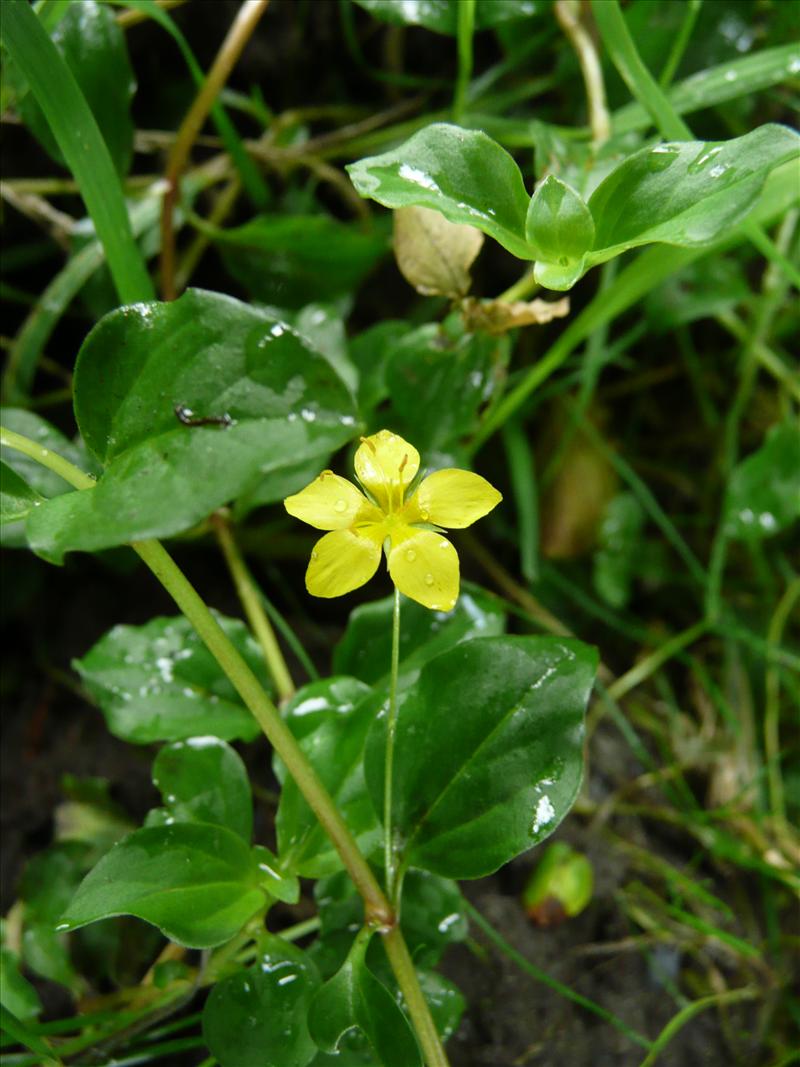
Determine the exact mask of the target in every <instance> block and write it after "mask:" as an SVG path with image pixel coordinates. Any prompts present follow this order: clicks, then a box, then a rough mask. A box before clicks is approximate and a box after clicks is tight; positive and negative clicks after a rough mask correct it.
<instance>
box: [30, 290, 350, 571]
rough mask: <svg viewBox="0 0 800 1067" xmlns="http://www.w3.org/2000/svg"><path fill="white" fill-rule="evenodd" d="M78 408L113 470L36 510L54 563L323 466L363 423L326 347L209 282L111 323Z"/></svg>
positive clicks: (82, 383)
mask: <svg viewBox="0 0 800 1067" xmlns="http://www.w3.org/2000/svg"><path fill="white" fill-rule="evenodd" d="M75 411H76V415H77V419H78V424H79V426H80V428H81V432H82V434H83V437H84V439H85V441H86V444H87V445H88V447H89V448H90V449H91V451H92V452H93V453H94V454H95V456H97V458H98V459H99V460H100V461H101V462H102V463H103V464H104V465H105V467H106V470H105V473H104V474H103V476H102V478H101V479H100V480H99V482H98V484H97V486H96V487H95V488H94V489H90V490H85V491H84V492H80V493H77V492H73V493H70V494H68V495H66V496H65V497H63V498H59V499H58V500H51V501H48V502H47V503H46V504H43V505H42V506H41V507H40V508H37V510H36V513H35V515H31V516H30V517H29V519H28V536H29V538H30V540H31V544H32V545H33V546H34V548H35V549H36V551H38V552H39V553H40V554H42V555H44V556H45V557H46V558H48V559H50V560H52V561H60V559H61V558H62V556H63V554H64V552H66V551H70V550H74V549H80V550H83V551H96V550H97V549H100V548H108V547H110V546H112V545H117V544H124V543H126V542H129V541H133V540H140V539H144V538H148V537H162V536H168V535H169V534H173V533H177V532H178V531H180V530H184V529H186V528H188V527H189V526H191V525H193V524H194V523H196V522H198V521H200V520H201V519H203V518H205V517H206V516H207V515H209V514H210V512H212V511H213V510H214V509H215V508H217V507H219V506H220V505H222V504H224V503H226V502H228V501H230V500H232V499H234V498H235V497H236V496H238V495H239V494H240V493H244V492H246V491H247V490H248V489H250V488H251V487H253V486H254V485H256V484H257V483H259V482H262V481H263V479H264V477H265V476H267V475H273V474H274V475H276V476H277V477H283V476H284V475H285V473H286V471H287V470H291V469H293V468H296V467H297V465H298V464H299V463H301V462H302V461H304V460H309V461H310V460H311V459H313V458H318V459H319V461H320V465H324V463H325V461H326V459H327V457H328V456H329V455H330V453H331V451H332V450H333V449H335V448H338V447H339V446H340V445H342V444H344V442H345V441H347V440H348V439H349V438H350V437H351V436H352V434H353V433H354V427H355V407H354V403H353V399H352V397H351V394H350V392H349V390H348V389H347V387H346V385H345V384H344V382H342V380H341V378H340V377H339V376H338V374H336V372H335V371H334V370H333V368H332V367H331V366H330V363H329V362H328V360H326V359H325V357H324V356H323V355H322V354H320V353H319V352H317V351H316V350H314V349H313V348H312V347H311V346H310V345H309V344H308V342H306V341H304V340H303V339H302V338H301V337H300V336H299V335H298V334H296V333H295V332H294V331H293V330H292V329H291V328H290V327H289V326H287V325H286V323H283V322H280V321H278V320H276V319H275V318H274V317H273V316H271V315H268V314H266V313H263V312H261V311H258V310H256V309H254V308H251V307H249V306H248V305H246V304H242V303H240V302H239V301H237V300H233V299H231V298H230V297H227V296H223V295H221V294H219V293H210V292H203V291H201V290H189V291H188V292H187V293H185V294H184V295H183V296H182V297H180V299H178V300H175V301H174V302H172V303H168V304H161V303H150V304H136V305H133V306H131V307H122V308H119V309H118V310H116V311H113V312H111V313H110V314H109V315H106V316H105V318H103V319H101V321H100V322H99V323H98V325H97V326H96V327H95V328H94V329H93V330H92V332H91V333H90V334H89V336H88V337H87V339H86V340H85V341H84V343H83V346H82V348H81V351H80V354H79V357H78V364H77V367H76V371H75ZM176 411H177V412H180V413H181V414H182V418H179V417H178V415H177V414H176ZM198 419H199V420H200V422H199V424H198V422H197V421H194V422H193V421H192V420H198ZM208 419H211V420H212V422H211V424H210V425H206V424H204V423H203V420H208ZM213 420H217V421H213ZM220 420H221V421H220Z"/></svg>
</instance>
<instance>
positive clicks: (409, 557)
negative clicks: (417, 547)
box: [406, 548, 417, 563]
mask: <svg viewBox="0 0 800 1067" xmlns="http://www.w3.org/2000/svg"><path fill="white" fill-rule="evenodd" d="M416 558H417V553H416V552H415V551H414V549H413V548H407V549H406V559H407V560H408V562H409V563H413V562H414V560H415V559H416Z"/></svg>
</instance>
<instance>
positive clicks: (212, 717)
mask: <svg viewBox="0 0 800 1067" xmlns="http://www.w3.org/2000/svg"><path fill="white" fill-rule="evenodd" d="M217 622H218V623H219V625H220V626H221V627H222V629H223V631H224V633H225V635H226V636H227V638H228V640H229V641H231V642H232V643H233V645H234V646H235V647H236V649H237V650H238V651H239V653H240V655H242V656H243V657H244V659H245V661H246V663H247V664H248V666H249V667H250V669H251V670H252V671H253V672H254V673H255V675H256V677H257V678H258V679H259V680H260V682H261V684H262V685H263V686H264V687H265V688H266V689H267V691H268V692H270V691H271V689H272V684H271V681H270V679H269V677H268V676H267V673H266V671H265V669H264V659H263V656H262V654H261V650H260V648H259V646H258V645H257V643H256V642H255V641H254V640H253V638H252V637H251V636H250V632H249V631H248V629H247V627H246V626H245V625H244V623H242V622H240V621H239V620H238V619H227V618H225V617H224V616H222V615H217ZM73 667H74V668H75V670H77V671H78V673H79V674H80V676H81V679H82V680H83V683H84V685H85V686H86V687H87V689H88V690H89V692H90V694H91V695H92V697H94V699H95V700H96V701H97V703H98V704H99V705H100V709H101V711H102V712H103V714H104V715H105V717H106V722H107V724H108V728H109V730H110V731H111V733H112V734H114V735H115V736H116V737H121V738H122V739H123V741H131V742H133V743H134V744H150V743H151V742H153V741H182V740H185V739H186V738H190V737H201V736H207V735H213V736H214V737H218V738H222V739H223V740H224V741H231V740H234V739H241V740H243V741H252V740H253V738H254V737H257V736H258V734H259V727H258V724H257V723H256V721H255V719H254V718H253V716H252V715H251V714H250V712H249V711H248V710H247V708H246V707H245V706H244V705H243V704H242V701H241V699H240V697H239V695H238V693H237V692H236V690H235V689H234V688H233V686H232V685H231V683H230V682H229V681H228V679H227V678H226V677H225V675H224V674H223V673H222V670H221V669H220V667H219V664H218V663H217V661H216V660H215V659H214V657H213V656H212V655H211V653H210V652H209V651H208V649H207V648H206V646H205V645H204V644H203V642H202V641H201V640H200V638H199V637H198V636H197V634H196V633H195V631H194V629H193V628H192V626H191V624H190V623H189V622H188V620H187V619H185V618H184V617H183V616H182V615H179V616H177V617H176V618H156V619H151V620H150V622H148V623H146V624H145V625H144V626H115V627H114V628H113V629H112V630H109V632H108V633H107V634H106V635H105V636H104V637H102V638H101V639H100V640H99V641H98V642H97V644H96V645H95V646H94V647H93V648H91V649H90V650H89V652H87V653H86V655H85V656H84V657H83V658H82V659H79V660H75V661H73Z"/></svg>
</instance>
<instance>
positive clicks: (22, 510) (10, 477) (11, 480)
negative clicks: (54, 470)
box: [0, 461, 44, 526]
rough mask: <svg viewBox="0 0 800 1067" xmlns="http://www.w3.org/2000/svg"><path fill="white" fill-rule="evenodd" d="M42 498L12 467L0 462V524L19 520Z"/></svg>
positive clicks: (37, 504) (36, 505)
mask: <svg viewBox="0 0 800 1067" xmlns="http://www.w3.org/2000/svg"><path fill="white" fill-rule="evenodd" d="M43 500H44V497H43V496H42V495H41V494H40V493H37V492H36V490H35V489H33V488H32V487H31V486H30V485H28V483H27V482H26V481H25V480H24V479H23V478H21V477H20V476H19V474H17V472H16V471H15V470H14V469H13V467H9V465H8V464H7V463H5V462H4V461H2V462H0V525H3V526H4V525H5V524H6V523H9V522H19V521H20V520H21V519H24V518H25V517H26V516H27V515H29V514H30V513H31V512H32V511H33V509H34V508H35V507H38V506H39V504H40V503H41V502H42V501H43Z"/></svg>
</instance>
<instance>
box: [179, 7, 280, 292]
mask: <svg viewBox="0 0 800 1067" xmlns="http://www.w3.org/2000/svg"><path fill="white" fill-rule="evenodd" d="M268 3H269V0H245V2H244V3H243V4H242V6H241V7H240V8H239V12H238V14H237V15H236V18H235V19H234V21H233V25H232V26H231V28H230V29H229V30H228V34H227V36H226V38H225V40H224V41H223V42H222V46H221V48H220V50H219V52H218V53H217V57H216V59H215V60H214V63H213V65H212V67H211V70H210V71H209V72H208V77H207V78H206V80H205V82H204V83H203V87H202V89H201V90H200V92H199V93H198V94H197V96H196V97H195V100H194V103H193V104H192V106H191V107H190V108H189V111H188V113H187V115H186V117H185V119H184V120H183V122H182V123H181V127H180V129H179V130H178V134H177V137H176V138H175V143H174V144H173V146H172V151H171V152H170V155H169V161H168V163H167V172H166V175H165V178H166V183H167V188H166V191H165V193H164V204H163V207H162V211H161V290H162V293H163V296H164V299H165V300H174V299H175V297H176V296H177V292H176V288H175V231H174V229H173V225H172V215H173V211H174V209H175V202H176V200H177V197H178V180H179V178H180V174H181V171H182V170H183V168H184V165H185V163H186V160H187V159H188V158H189V153H190V152H191V150H192V145H193V144H194V141H195V138H196V137H197V135H198V133H199V132H200V128H201V126H202V125H203V123H204V122H205V120H206V117H207V116H208V113H209V111H210V110H211V108H212V106H213V104H214V101H215V100H216V97H217V94H218V93H219V91H220V89H221V88H222V86H223V85H224V84H225V82H226V81H227V80H228V77H229V75H230V73H231V71H232V70H233V67H234V65H235V63H236V61H237V60H238V58H239V56H240V55H241V54H242V51H243V49H244V46H245V45H246V44H247V42H248V41H249V40H250V37H251V35H252V33H253V31H254V30H255V28H256V25H257V23H258V20H259V19H260V18H261V16H262V15H263V14H264V11H265V10H266V7H267V4H268Z"/></svg>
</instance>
